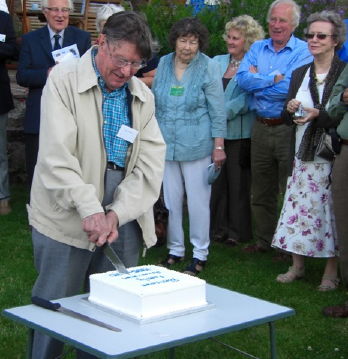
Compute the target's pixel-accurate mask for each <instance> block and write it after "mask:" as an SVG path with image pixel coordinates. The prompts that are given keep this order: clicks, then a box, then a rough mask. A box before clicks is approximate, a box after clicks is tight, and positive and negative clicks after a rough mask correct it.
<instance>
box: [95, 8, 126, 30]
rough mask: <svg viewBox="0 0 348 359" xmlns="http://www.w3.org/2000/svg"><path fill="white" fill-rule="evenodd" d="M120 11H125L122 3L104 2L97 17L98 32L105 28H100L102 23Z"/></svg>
mask: <svg viewBox="0 0 348 359" xmlns="http://www.w3.org/2000/svg"><path fill="white" fill-rule="evenodd" d="M120 11H125V8H124V7H123V6H122V5H115V4H104V5H103V6H101V7H100V8H99V9H98V11H97V17H96V19H95V25H96V28H97V31H98V32H101V31H102V30H103V29H101V28H100V23H101V22H102V21H106V20H107V19H108V18H109V17H110V16H111V15H112V14H116V13H118V12H120Z"/></svg>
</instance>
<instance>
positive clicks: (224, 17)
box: [139, 0, 348, 56]
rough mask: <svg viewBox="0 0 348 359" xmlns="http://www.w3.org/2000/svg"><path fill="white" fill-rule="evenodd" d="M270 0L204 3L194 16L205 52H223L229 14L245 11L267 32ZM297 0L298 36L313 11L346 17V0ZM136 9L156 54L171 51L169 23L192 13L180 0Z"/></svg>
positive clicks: (159, 1) (157, 0) (154, 0)
mask: <svg viewBox="0 0 348 359" xmlns="http://www.w3.org/2000/svg"><path fill="white" fill-rule="evenodd" d="M271 3H272V0H230V3H226V2H223V3H221V5H220V6H216V7H214V9H211V8H208V7H206V8H204V9H203V10H202V11H200V12H199V13H198V14H197V15H196V16H197V17H198V18H199V19H200V21H201V22H202V23H203V24H205V25H206V26H207V28H208V30H209V32H210V43H209V47H208V50H207V52H206V53H207V54H208V55H209V56H214V55H218V54H223V53H225V52H226V45H225V42H224V41H223V39H222V34H223V32H224V28H225V24H226V22H227V21H229V20H230V19H231V18H233V17H236V16H239V15H244V14H248V15H250V16H252V17H253V18H254V19H256V20H257V21H258V22H259V23H260V24H261V25H262V26H263V28H264V29H265V30H266V32H267V21H266V16H267V11H268V8H269V6H270V4H271ZM297 3H298V4H299V5H300V6H301V8H302V16H301V21H300V25H299V27H298V29H297V30H296V32H295V34H296V35H297V36H299V37H302V35H303V29H304V28H305V27H306V18H307V17H308V16H309V15H310V14H312V13H314V12H316V11H322V10H324V9H326V10H334V11H337V12H338V13H340V14H341V16H342V17H343V18H347V17H348V2H347V0H298V1H297ZM139 10H140V11H141V12H143V13H144V14H145V15H146V17H147V21H148V23H149V25H150V28H151V30H152V32H153V35H154V37H155V38H156V39H157V40H158V42H159V43H160V46H161V49H160V55H164V54H167V53H169V52H171V51H172V49H171V48H170V47H169V45H168V39H167V37H168V33H169V30H170V28H171V26H172V25H173V24H174V23H175V22H176V21H178V20H179V19H181V18H183V17H189V16H193V8H192V7H191V6H186V5H185V4H184V3H183V1H180V0H174V1H168V0H152V1H151V3H149V4H144V5H143V6H141V7H140V8H139Z"/></svg>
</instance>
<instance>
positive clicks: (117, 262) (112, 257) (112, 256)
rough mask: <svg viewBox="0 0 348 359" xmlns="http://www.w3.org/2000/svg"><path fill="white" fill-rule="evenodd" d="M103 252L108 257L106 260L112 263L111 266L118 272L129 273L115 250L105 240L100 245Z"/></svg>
mask: <svg viewBox="0 0 348 359" xmlns="http://www.w3.org/2000/svg"><path fill="white" fill-rule="evenodd" d="M102 248H103V251H104V254H105V255H106V257H107V258H108V260H109V261H110V262H111V263H112V264H113V266H114V267H115V268H116V270H118V271H119V272H120V273H125V274H129V272H128V270H127V268H126V267H125V266H124V264H123V262H122V261H121V259H120V257H119V256H118V255H117V254H116V252H115V251H114V250H113V249H112V248H111V246H110V243H109V242H105V243H104V244H103V246H102Z"/></svg>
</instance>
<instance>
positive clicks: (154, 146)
mask: <svg viewBox="0 0 348 359" xmlns="http://www.w3.org/2000/svg"><path fill="white" fill-rule="evenodd" d="M128 86H129V90H130V92H131V95H132V97H133V99H132V104H131V111H132V127H133V128H134V129H136V130H137V131H139V133H138V135H137V137H136V139H135V141H134V143H133V144H132V145H131V146H129V150H128V154H127V161H126V163H127V164H126V173H125V178H124V180H123V181H122V182H121V183H120V185H119V186H118V188H117V190H116V192H115V195H114V201H113V203H112V204H111V205H110V206H109V208H111V209H113V210H114V211H115V212H116V213H117V215H118V218H119V225H120V226H122V225H123V224H125V223H127V222H129V221H132V220H134V219H137V221H138V223H139V225H140V227H141V229H142V232H143V238H144V241H145V244H146V246H147V247H150V246H152V245H154V244H155V243H156V240H157V238H156V235H155V226H154V219H153V210H152V206H153V204H154V202H155V201H156V200H157V198H158V196H159V191H160V187H161V183H162V176H163V168H164V155H165V144H164V141H163V138H162V135H161V132H160V130H159V127H158V125H157V121H156V119H155V116H154V99H153V95H152V93H151V91H150V90H149V89H148V88H147V87H146V86H145V85H144V84H143V83H142V82H141V81H139V80H138V79H137V78H135V77H133V78H132V79H131V80H130V81H129V83H128ZM102 126H103V115H102V93H101V91H100V88H99V86H98V82H97V77H96V74H95V71H94V69H93V65H92V60H91V50H89V51H88V52H86V54H85V55H84V56H83V57H82V58H81V59H79V60H76V61H69V62H67V63H62V64H60V65H58V66H55V67H54V69H53V70H52V72H51V74H50V76H49V77H48V80H47V83H46V86H45V87H44V90H43V95H42V99H41V126H40V145H39V147H40V149H39V155H38V161H37V165H36V168H35V174H34V179H33V185H32V190H31V195H30V197H31V200H30V205H28V213H29V222H30V224H31V225H32V226H33V227H34V228H36V229H37V230H38V231H39V232H41V233H42V234H44V235H46V236H48V237H50V238H52V239H54V240H57V241H59V242H62V243H66V244H69V245H72V246H75V247H78V248H83V249H89V250H93V249H94V248H95V245H94V244H93V243H90V242H89V241H88V239H87V235H86V233H85V232H84V231H83V230H82V219H83V218H85V217H87V216H89V215H92V214H94V213H98V212H103V208H102V206H101V201H102V198H103V195H104V174H105V170H106V153H105V148H104V142H103V132H102Z"/></svg>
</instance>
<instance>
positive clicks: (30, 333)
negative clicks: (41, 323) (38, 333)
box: [27, 329, 34, 359]
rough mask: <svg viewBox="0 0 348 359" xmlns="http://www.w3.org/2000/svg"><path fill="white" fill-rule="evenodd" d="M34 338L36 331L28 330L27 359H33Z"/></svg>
mask: <svg viewBox="0 0 348 359" xmlns="http://www.w3.org/2000/svg"><path fill="white" fill-rule="evenodd" d="M33 337H34V330H33V329H29V330H28V339H27V340H28V343H27V359H31V353H32V350H33Z"/></svg>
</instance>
